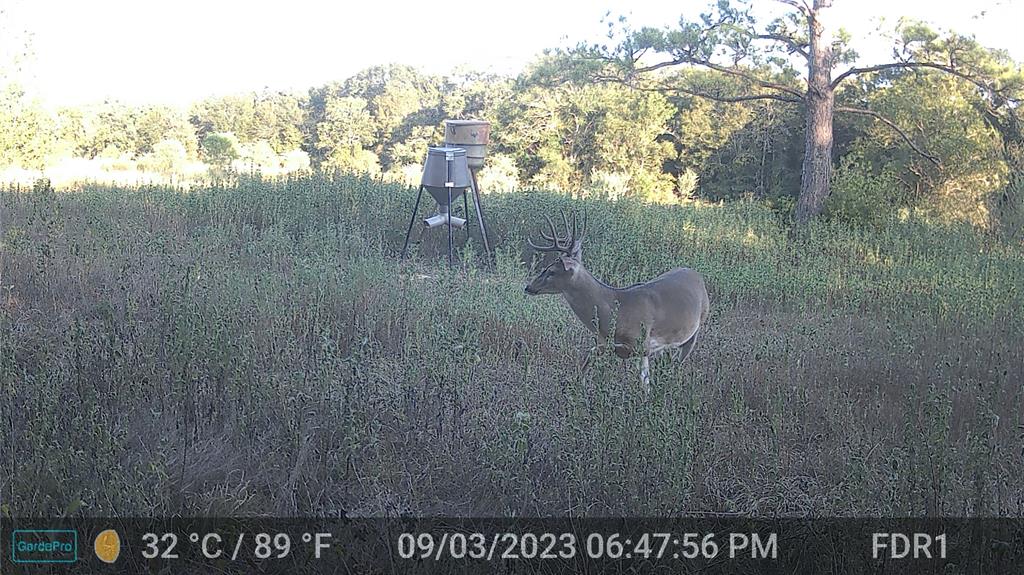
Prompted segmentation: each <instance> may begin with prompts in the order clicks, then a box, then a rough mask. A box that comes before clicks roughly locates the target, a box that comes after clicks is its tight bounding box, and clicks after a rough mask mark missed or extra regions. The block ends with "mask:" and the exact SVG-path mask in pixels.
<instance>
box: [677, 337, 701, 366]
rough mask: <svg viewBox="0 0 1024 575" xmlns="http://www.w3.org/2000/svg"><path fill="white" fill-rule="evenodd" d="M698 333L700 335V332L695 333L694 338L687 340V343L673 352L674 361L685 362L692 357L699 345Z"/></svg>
mask: <svg viewBox="0 0 1024 575" xmlns="http://www.w3.org/2000/svg"><path fill="white" fill-rule="evenodd" d="M697 333H699V331H698V332H694V334H693V337H691V338H690V339H688V340H686V343H684V344H683V345H681V346H679V347H677V348H676V349H675V350H673V351H672V359H674V360H675V361H684V360H686V358H687V357H690V353H692V352H693V346H695V345H697Z"/></svg>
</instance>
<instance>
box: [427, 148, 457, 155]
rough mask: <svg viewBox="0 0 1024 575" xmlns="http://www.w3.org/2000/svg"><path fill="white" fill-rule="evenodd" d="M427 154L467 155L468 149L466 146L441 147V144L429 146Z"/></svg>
mask: <svg viewBox="0 0 1024 575" xmlns="http://www.w3.org/2000/svg"><path fill="white" fill-rule="evenodd" d="M427 154H444V155H446V156H447V155H448V154H451V155H453V156H465V155H466V149H465V148H454V147H441V146H437V147H435V146H431V147H429V148H427Z"/></svg>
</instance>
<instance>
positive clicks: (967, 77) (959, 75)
mask: <svg viewBox="0 0 1024 575" xmlns="http://www.w3.org/2000/svg"><path fill="white" fill-rule="evenodd" d="M899 68H902V69H907V70H909V69H912V68H929V69H932V70H940V71H942V72H945V73H947V74H952V75H953V76H956V77H957V78H961V79H963V80H967V81H968V82H970V83H972V84H974V85H975V86H977V87H979V88H981V89H982V90H984V91H985V92H987V93H989V94H993V93H995V92H996V90H995V89H994V88H992V87H991V86H989V85H987V84H985V83H984V82H982V81H981V80H978V79H977V78H974V77H972V76H971V75H969V74H967V73H965V72H961V71H960V70H957V69H956V68H954V67H952V66H948V65H946V64H935V63H932V62H890V63H888V64H879V65H877V66H866V67H864V68H850V69H849V70H847V71H845V72H843V73H842V74H840V75H838V76H836V79H835V80H832V88H833V89H835V88H836V87H837V86H839V83H840V82H842V81H843V80H845V79H847V78H849V77H850V76H855V75H857V74H866V73H870V72H881V71H884V70H894V69H899Z"/></svg>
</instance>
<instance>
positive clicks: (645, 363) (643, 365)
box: [640, 355, 651, 395]
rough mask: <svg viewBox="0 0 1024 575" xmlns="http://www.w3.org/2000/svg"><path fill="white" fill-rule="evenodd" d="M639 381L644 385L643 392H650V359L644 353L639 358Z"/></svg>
mask: <svg viewBox="0 0 1024 575" xmlns="http://www.w3.org/2000/svg"><path fill="white" fill-rule="evenodd" d="M640 383H642V384H643V385H644V393H646V394H648V395H650V394H651V360H650V358H649V357H648V356H647V355H644V357H643V359H641V360H640Z"/></svg>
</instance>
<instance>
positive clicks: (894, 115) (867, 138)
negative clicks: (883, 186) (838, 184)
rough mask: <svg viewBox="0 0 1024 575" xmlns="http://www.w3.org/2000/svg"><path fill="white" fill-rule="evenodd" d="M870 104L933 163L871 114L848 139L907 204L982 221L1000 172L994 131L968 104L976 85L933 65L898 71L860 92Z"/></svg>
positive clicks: (974, 101)
mask: <svg viewBox="0 0 1024 575" xmlns="http://www.w3.org/2000/svg"><path fill="white" fill-rule="evenodd" d="M867 99H868V101H869V102H870V104H869V106H870V108H871V109H873V110H876V111H878V112H879V113H881V114H883V115H884V116H886V117H887V118H889V119H891V120H892V121H893V122H895V123H896V124H897V125H900V126H905V127H906V130H908V131H909V133H910V134H912V136H913V138H914V139H915V140H916V141H917V142H918V143H919V145H921V146H922V147H923V148H924V149H925V150H927V152H928V153H929V154H931V155H933V156H935V157H936V158H937V159H938V162H939V164H938V165H936V164H934V163H933V162H931V161H929V160H927V159H925V158H923V157H921V156H920V155H919V154H917V153H916V152H914V151H913V150H912V149H910V148H909V147H908V146H907V145H906V144H905V143H904V142H903V140H902V139H901V137H900V136H899V135H898V134H896V133H895V132H894V131H893V130H892V129H890V128H889V127H887V126H885V125H883V124H881V123H879V122H874V121H872V120H871V119H865V120H864V121H863V124H862V125H863V126H864V127H863V128H862V129H863V130H864V133H863V135H862V136H860V137H859V138H858V139H857V140H856V141H855V142H854V143H853V144H852V146H853V147H854V148H855V149H857V150H859V153H861V154H862V155H863V158H864V160H865V161H867V162H869V163H870V164H871V165H872V166H873V168H874V170H876V171H888V172H890V173H892V174H893V175H894V176H895V177H896V178H898V180H899V181H900V182H902V188H903V194H904V195H905V196H906V197H907V198H908V199H909V201H910V205H911V206H913V207H918V208H921V209H924V210H926V211H928V212H930V213H933V214H936V215H938V216H941V217H944V218H948V219H962V220H968V221H972V222H975V223H979V224H981V223H983V222H984V220H985V219H986V217H987V215H986V213H987V212H986V210H987V208H986V206H987V204H988V202H989V199H990V197H991V195H992V194H993V192H994V191H995V190H997V189H999V188H1000V187H1001V186H1002V184H1003V182H1004V178H1005V174H1006V165H1005V162H1004V161H1003V159H1002V157H1001V155H1002V154H1001V152H1002V148H1001V142H1000V140H999V137H998V134H997V133H996V132H995V131H994V130H992V129H991V128H990V127H989V126H988V125H987V124H986V122H985V120H984V118H983V116H982V115H981V114H979V113H978V112H977V110H976V106H977V105H978V96H977V91H976V90H975V89H973V87H972V86H970V85H969V84H967V83H965V82H963V81H961V80H959V79H957V78H954V77H952V76H949V75H948V74H941V73H930V72H926V73H920V72H913V73H911V72H906V73H898V74H893V75H891V76H890V77H889V80H888V85H887V86H886V87H885V88H884V89H876V90H873V91H872V92H871V93H869V94H868V95H867Z"/></svg>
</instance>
